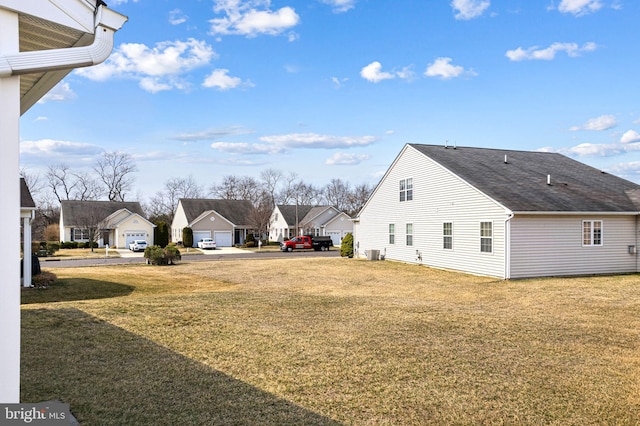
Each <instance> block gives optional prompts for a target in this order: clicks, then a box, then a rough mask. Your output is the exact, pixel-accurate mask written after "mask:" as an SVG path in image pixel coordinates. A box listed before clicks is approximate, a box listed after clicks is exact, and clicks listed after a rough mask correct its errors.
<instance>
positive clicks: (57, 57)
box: [0, 0, 127, 114]
mask: <svg viewBox="0 0 640 426" xmlns="http://www.w3.org/2000/svg"><path fill="white" fill-rule="evenodd" d="M0 9H6V10H9V11H11V12H15V13H17V14H18V31H19V52H0V77H7V76H11V75H20V76H21V77H20V114H24V113H25V112H26V111H27V110H28V109H29V108H31V107H32V106H33V105H34V104H35V103H36V102H37V101H38V100H40V98H42V97H43V96H44V95H45V94H46V93H47V92H49V90H51V89H52V88H53V87H54V86H55V85H56V84H58V83H59V82H60V80H62V79H63V78H64V77H65V76H66V75H67V74H68V73H69V72H70V71H71V70H72V69H74V68H78V67H85V66H90V65H95V64H99V63H101V62H103V61H104V60H105V59H107V57H108V56H109V55H110V54H111V51H112V49H113V36H114V33H115V32H116V31H117V30H119V29H120V28H121V27H122V25H124V23H125V22H126V21H127V17H126V16H124V15H121V14H119V13H117V12H115V11H113V10H111V9H109V8H107V7H106V5H105V4H104V2H102V1H101V0H39V1H25V0H0Z"/></svg>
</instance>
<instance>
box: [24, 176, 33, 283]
mask: <svg viewBox="0 0 640 426" xmlns="http://www.w3.org/2000/svg"><path fill="white" fill-rule="evenodd" d="M35 216H36V203H35V202H34V201H33V197H32V196H31V192H30V191H29V187H28V186H27V182H26V181H25V180H24V178H20V219H22V234H23V238H22V285H23V286H24V287H31V278H32V277H31V221H32V220H33V219H34V218H35Z"/></svg>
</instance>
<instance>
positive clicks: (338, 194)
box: [322, 179, 351, 211]
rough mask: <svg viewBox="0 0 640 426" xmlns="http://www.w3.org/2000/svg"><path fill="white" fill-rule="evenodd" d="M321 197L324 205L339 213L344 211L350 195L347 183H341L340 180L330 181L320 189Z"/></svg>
mask: <svg viewBox="0 0 640 426" xmlns="http://www.w3.org/2000/svg"><path fill="white" fill-rule="evenodd" d="M322 195H323V196H324V199H325V201H326V204H328V205H330V206H333V207H335V208H336V209H338V210H340V211H344V210H345V209H346V207H347V204H348V203H349V197H350V195H351V189H350V188H349V182H343V181H342V180H340V179H331V182H329V183H328V184H327V185H326V186H325V187H324V188H323V189H322Z"/></svg>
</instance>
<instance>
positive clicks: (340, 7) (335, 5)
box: [322, 0, 356, 13]
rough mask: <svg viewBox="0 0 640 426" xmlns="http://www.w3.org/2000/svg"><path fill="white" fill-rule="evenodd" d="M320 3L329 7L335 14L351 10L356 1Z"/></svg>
mask: <svg viewBox="0 0 640 426" xmlns="http://www.w3.org/2000/svg"><path fill="white" fill-rule="evenodd" d="M322 3H324V4H328V5H329V6H331V7H332V9H333V11H334V12H335V13H343V12H346V11H348V10H351V9H353V8H354V7H355V5H356V0H322Z"/></svg>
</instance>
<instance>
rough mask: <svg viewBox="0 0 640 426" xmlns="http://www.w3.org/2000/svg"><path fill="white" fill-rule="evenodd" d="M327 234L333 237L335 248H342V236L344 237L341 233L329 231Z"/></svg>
mask: <svg viewBox="0 0 640 426" xmlns="http://www.w3.org/2000/svg"><path fill="white" fill-rule="evenodd" d="M327 234H328V235H329V236H330V237H331V241H333V245H334V246H340V239H341V238H340V236H341V235H342V232H341V231H329V232H327Z"/></svg>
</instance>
